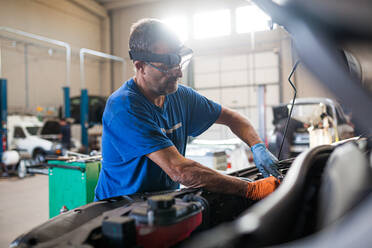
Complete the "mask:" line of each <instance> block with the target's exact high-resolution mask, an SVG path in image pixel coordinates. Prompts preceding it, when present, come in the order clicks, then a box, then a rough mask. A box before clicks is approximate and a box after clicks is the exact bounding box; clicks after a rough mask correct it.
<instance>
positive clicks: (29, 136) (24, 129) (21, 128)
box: [7, 115, 62, 161]
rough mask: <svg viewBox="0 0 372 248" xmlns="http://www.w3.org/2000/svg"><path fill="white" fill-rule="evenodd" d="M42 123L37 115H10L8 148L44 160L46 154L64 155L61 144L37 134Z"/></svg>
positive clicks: (8, 119)
mask: <svg viewBox="0 0 372 248" xmlns="http://www.w3.org/2000/svg"><path fill="white" fill-rule="evenodd" d="M42 125H43V123H42V122H41V121H39V120H38V118H37V117H36V116H27V115H9V116H8V118H7V130H8V133H7V134H8V135H7V138H8V149H9V150H14V149H16V150H21V151H23V152H26V153H27V154H28V155H29V156H32V158H34V159H37V160H39V161H43V160H44V158H45V156H46V155H62V146H61V144H59V143H55V142H51V141H49V140H46V139H42V138H40V137H38V136H37V134H38V130H39V129H40V128H41V127H42Z"/></svg>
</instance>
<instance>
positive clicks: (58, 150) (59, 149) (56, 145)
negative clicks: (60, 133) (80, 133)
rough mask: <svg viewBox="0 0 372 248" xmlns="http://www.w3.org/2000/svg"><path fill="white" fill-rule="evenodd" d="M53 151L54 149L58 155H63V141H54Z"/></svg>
mask: <svg viewBox="0 0 372 248" xmlns="http://www.w3.org/2000/svg"><path fill="white" fill-rule="evenodd" d="M52 151H54V152H55V154H57V155H62V152H63V147H62V144H61V143H54V144H53V145H52Z"/></svg>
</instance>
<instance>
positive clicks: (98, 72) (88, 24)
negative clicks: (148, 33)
mask: <svg viewBox="0 0 372 248" xmlns="http://www.w3.org/2000/svg"><path fill="white" fill-rule="evenodd" d="M0 6H1V7H0V26H6V27H11V28H15V29H19V30H22V31H26V32H29V33H33V34H38V35H41V36H46V37H49V38H52V39H56V40H61V41H64V42H67V43H69V44H70V45H71V46H72V52H73V54H72V55H73V56H72V64H71V95H72V96H74V95H78V94H80V71H79V56H78V52H79V49H80V48H82V47H85V48H90V49H93V50H98V51H103V52H110V49H109V48H110V47H109V45H110V40H109V20H108V15H107V13H106V12H107V11H106V10H105V9H104V8H103V7H101V6H100V5H98V4H97V3H96V2H94V1H93V0H59V1H49V0H12V1H9V0H0ZM0 35H1V36H3V37H2V38H0V41H1V48H2V49H1V51H2V65H3V69H2V77H4V78H7V80H8V106H9V111H10V112H11V111H12V110H20V111H25V110H26V111H28V112H35V110H36V107H37V106H41V107H44V108H46V107H57V106H60V105H62V103H63V93H62V87H63V86H64V84H65V83H66V75H65V54H64V51H65V50H64V49H63V48H59V47H56V46H53V45H49V44H47V43H41V42H39V41H35V40H31V39H27V42H28V43H29V44H30V43H33V44H34V45H29V46H28V81H29V96H30V99H29V105H28V106H25V94H26V92H25V91H26V90H25V81H26V79H25V74H26V73H25V70H26V68H25V58H24V57H25V55H24V49H25V48H24V44H25V43H24V42H23V40H24V37H22V36H18V35H13V34H11V33H8V32H4V31H1V32H0ZM5 36H6V37H9V38H13V39H17V40H19V42H17V43H13V42H12V41H10V40H8V39H7V38H5ZM38 45H39V46H38ZM40 45H41V46H40ZM45 46H51V47H52V48H53V55H52V56H50V55H49V54H48V48H45ZM86 82H87V85H86V86H87V88H88V91H89V94H102V95H108V94H109V85H110V75H109V69H108V67H107V66H105V65H100V63H98V61H96V60H95V59H91V57H88V58H87V62H86ZM100 84H102V86H101V85H100Z"/></svg>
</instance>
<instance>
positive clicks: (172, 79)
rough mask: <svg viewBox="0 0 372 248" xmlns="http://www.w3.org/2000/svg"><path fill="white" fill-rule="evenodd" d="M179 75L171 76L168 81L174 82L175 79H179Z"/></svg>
mask: <svg viewBox="0 0 372 248" xmlns="http://www.w3.org/2000/svg"><path fill="white" fill-rule="evenodd" d="M178 79H179V77H169V78H168V80H167V81H168V82H174V81H178Z"/></svg>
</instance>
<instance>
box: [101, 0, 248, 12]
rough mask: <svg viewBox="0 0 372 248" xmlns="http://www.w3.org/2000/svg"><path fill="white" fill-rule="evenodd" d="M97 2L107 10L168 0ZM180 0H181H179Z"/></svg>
mask: <svg viewBox="0 0 372 248" xmlns="http://www.w3.org/2000/svg"><path fill="white" fill-rule="evenodd" d="M95 1H96V2H97V3H99V4H101V5H102V6H103V7H105V8H106V9H107V10H112V9H120V8H127V7H131V6H133V5H140V4H146V3H154V2H162V1H169V0H95ZM179 1H182V0H179ZM219 2H229V3H231V4H233V3H238V4H241V3H247V2H250V0H233V1H231V0H219Z"/></svg>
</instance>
